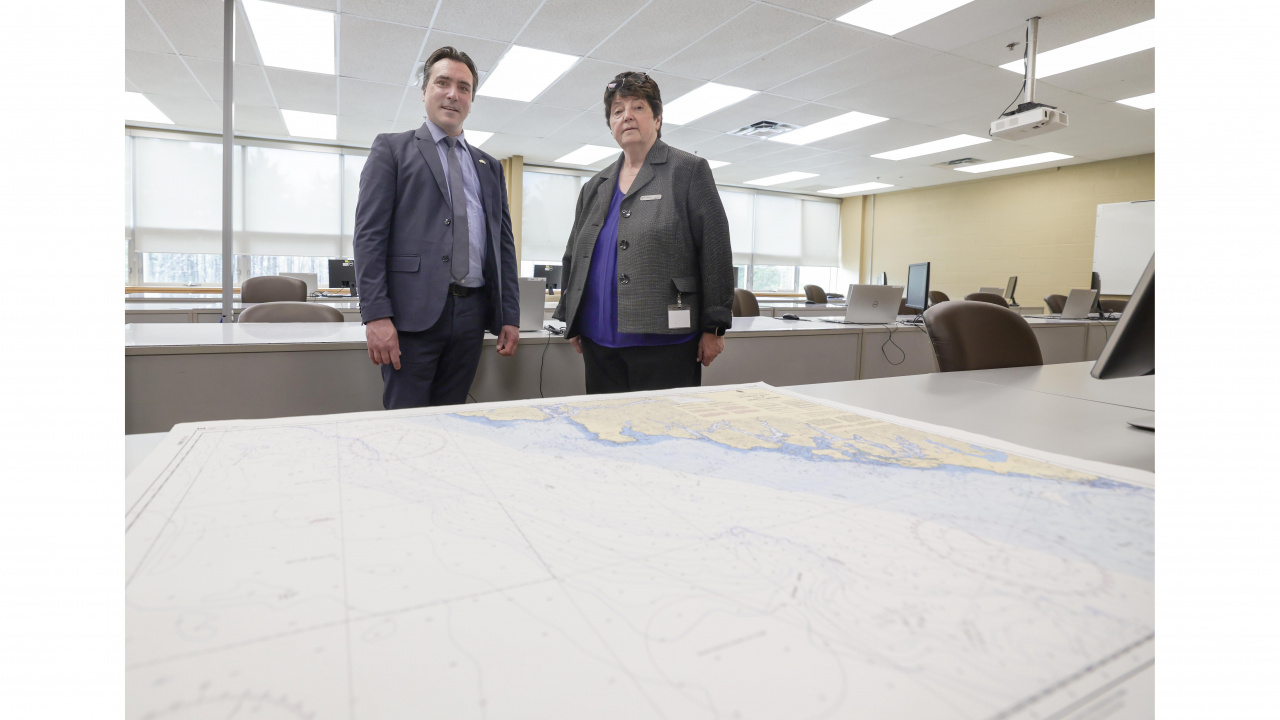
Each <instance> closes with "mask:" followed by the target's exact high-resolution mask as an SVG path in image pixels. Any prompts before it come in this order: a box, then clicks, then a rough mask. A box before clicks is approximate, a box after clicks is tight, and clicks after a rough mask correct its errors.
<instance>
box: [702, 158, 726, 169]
mask: <svg viewBox="0 0 1280 720" xmlns="http://www.w3.org/2000/svg"><path fill="white" fill-rule="evenodd" d="M729 164H730V163H727V162H725V161H723V160H708V161H707V165H709V166H710V167H711V169H712V170H715V169H716V168H718V167H724V166H725V165H729Z"/></svg>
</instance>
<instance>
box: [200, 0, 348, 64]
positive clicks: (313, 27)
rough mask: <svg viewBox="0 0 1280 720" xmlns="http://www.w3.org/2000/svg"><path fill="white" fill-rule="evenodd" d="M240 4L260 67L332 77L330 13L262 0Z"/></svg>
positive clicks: (331, 16) (331, 20)
mask: <svg viewBox="0 0 1280 720" xmlns="http://www.w3.org/2000/svg"><path fill="white" fill-rule="evenodd" d="M241 1H242V2H243V3H244V11H245V13H246V14H247V15H248V17H249V26H250V27H252V28H253V37H254V39H255V40H257V41H258V52H260V53H262V63H263V64H264V65H270V66H271V67H278V68H286V69H288V70H302V71H304V72H313V73H324V74H326V75H333V74H334V60H333V56H334V29H333V25H334V17H335V16H334V14H333V13H331V12H325V11H323V10H312V9H310V8H300V7H295V6H293V5H281V4H280V3H273V2H263V0H241ZM219 27H221V26H219Z"/></svg>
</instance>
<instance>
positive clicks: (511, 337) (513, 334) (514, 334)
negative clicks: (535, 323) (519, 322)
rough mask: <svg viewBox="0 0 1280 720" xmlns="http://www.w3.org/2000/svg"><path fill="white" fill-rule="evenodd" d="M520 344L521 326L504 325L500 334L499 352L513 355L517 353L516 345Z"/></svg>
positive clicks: (508, 355)
mask: <svg viewBox="0 0 1280 720" xmlns="http://www.w3.org/2000/svg"><path fill="white" fill-rule="evenodd" d="M519 344H520V328H518V327H516V326H515V325H503V326H502V332H501V333H500V334H499V335H498V354H499V355H504V356H506V357H511V356H512V355H515V354H516V346H517V345H519Z"/></svg>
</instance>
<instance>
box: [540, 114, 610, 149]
mask: <svg viewBox="0 0 1280 720" xmlns="http://www.w3.org/2000/svg"><path fill="white" fill-rule="evenodd" d="M547 138H548V139H551V140H564V141H566V142H576V143H580V144H582V145H602V146H604V147H613V146H614V145H616V144H617V143H615V142H614V140H613V135H611V134H610V133H609V128H607V127H605V124H604V118H602V117H600V116H599V115H596V114H595V113H582V114H581V115H579V116H578V117H576V118H574V119H572V120H570V121H569V122H567V123H565V124H564V125H561V126H560V127H559V128H557V129H556V130H555V131H554V132H552V133H551V134H549V135H547Z"/></svg>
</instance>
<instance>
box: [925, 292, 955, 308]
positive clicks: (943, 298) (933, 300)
mask: <svg viewBox="0 0 1280 720" xmlns="http://www.w3.org/2000/svg"><path fill="white" fill-rule="evenodd" d="M950 299H951V298H949V297H947V294H946V293H944V292H942V291H941V290H930V291H929V304H930V305H937V304H938V303H940V302H947V301H949V300H950Z"/></svg>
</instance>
